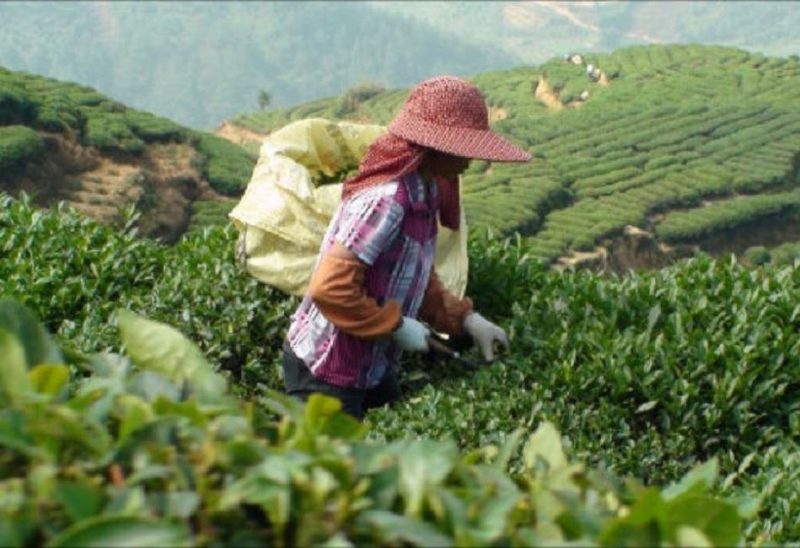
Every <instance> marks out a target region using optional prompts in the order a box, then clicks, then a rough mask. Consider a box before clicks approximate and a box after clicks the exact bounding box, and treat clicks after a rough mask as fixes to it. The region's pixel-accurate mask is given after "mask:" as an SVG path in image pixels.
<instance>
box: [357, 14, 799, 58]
mask: <svg viewBox="0 0 800 548" xmlns="http://www.w3.org/2000/svg"><path fill="white" fill-rule="evenodd" d="M371 4H372V5H373V6H374V7H375V8H376V9H380V10H383V11H385V12H388V13H393V14H398V15H403V16H406V17H411V18H414V19H418V20H420V21H425V22H427V23H429V24H430V25H431V26H433V27H435V28H437V29H439V30H440V31H442V32H447V33H450V34H451V35H452V36H454V37H457V38H461V39H467V38H468V39H470V40H471V41H472V42H473V43H477V44H484V45H487V46H488V45H493V46H499V47H501V48H502V49H504V50H505V51H507V52H508V53H511V54H514V55H515V56H517V57H518V58H519V59H520V60H522V61H524V62H526V63H541V62H544V61H546V60H547V59H549V58H550V57H552V56H554V55H563V54H565V53H567V52H568V51H570V50H580V51H593V52H599V51H610V50H613V49H617V48H620V47H623V46H627V45H635V44H643V45H644V44H674V43H690V42H696V43H701V44H715V45H727V46H735V47H740V48H744V49H747V50H750V51H758V52H761V53H764V54H768V55H790V54H798V53H800V37H799V36H798V33H797V30H796V29H797V27H798V25H800V3H798V2H763V1H761V2H691V1H675V2H662V1H657V0H656V1H636V2H587V1H565V0H558V1H544V0H533V1H525V2H419V1H412V2H380V1H378V2H371Z"/></svg>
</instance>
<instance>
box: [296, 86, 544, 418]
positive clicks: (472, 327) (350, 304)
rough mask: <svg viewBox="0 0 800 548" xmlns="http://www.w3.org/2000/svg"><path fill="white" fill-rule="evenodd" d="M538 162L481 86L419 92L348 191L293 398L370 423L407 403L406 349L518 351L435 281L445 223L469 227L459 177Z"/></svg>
mask: <svg viewBox="0 0 800 548" xmlns="http://www.w3.org/2000/svg"><path fill="white" fill-rule="evenodd" d="M530 157H531V156H530V154H529V153H528V152H526V151H525V150H523V149H521V148H519V147H517V146H515V145H513V144H511V143H510V142H508V141H507V140H506V139H504V138H503V137H501V136H499V135H498V134H496V133H494V132H493V131H491V129H490V128H489V116H488V109H487V107H486V103H485V101H484V98H483V96H482V95H481V93H480V91H479V90H478V88H477V87H475V86H474V85H473V84H471V83H469V82H466V81H464V80H461V79H459V78H455V77H449V76H444V77H437V78H432V79H429V80H426V81H424V82H422V83H421V84H419V85H418V86H417V87H415V88H414V89H413V90H412V91H411V93H410V95H409V97H408V98H407V100H406V102H405V103H404V105H403V107H402V109H401V110H400V112H399V113H398V115H397V116H396V117H395V119H394V120H393V121H392V122H391V123H390V124H389V126H388V131H387V133H386V134H385V135H383V136H381V137H379V138H378V139H377V140H375V141H374V142H373V143H372V144H371V145H370V147H369V149H368V150H367V153H366V155H365V156H364V158H363V159H362V161H361V164H360V165H359V171H358V174H357V175H356V176H355V177H353V178H351V179H349V180H347V181H345V182H344V184H343V187H342V201H341V204H340V205H339V207H338V209H337V211H336V213H335V214H334V216H333V218H332V220H331V222H330V225H329V226H328V230H327V233H326V235H325V238H324V240H323V242H322V245H321V248H320V253H319V257H318V259H317V261H316V264H315V266H314V269H313V274H312V277H311V281H310V283H309V285H308V290H307V292H306V294H305V295H304V297H303V300H302V302H301V303H300V306H299V308H298V309H297V311H296V312H295V314H294V315H293V316H292V322H291V325H290V327H289V330H288V333H287V337H286V341H285V344H284V360H283V369H284V382H285V385H286V390H287V392H288V393H290V394H293V395H295V396H297V397H300V398H303V399H305V398H307V397H308V396H310V395H311V394H312V393H315V392H319V393H323V394H326V395H329V396H333V397H336V398H338V399H339V400H341V402H342V404H343V409H344V410H345V411H346V412H348V413H350V414H351V415H353V416H355V417H357V418H359V419H360V418H362V417H363V416H364V413H365V412H366V411H367V410H368V409H369V408H371V407H375V406H379V405H383V404H385V403H388V402H391V401H394V400H396V399H398V398H399V397H400V390H399V387H398V383H397V376H396V368H397V366H398V362H399V359H400V356H401V354H402V353H403V352H428V351H430V350H431V349H433V350H437V351H439V352H442V353H445V354H447V355H449V356H451V357H452V358H454V359H456V360H459V361H460V363H463V364H464V365H467V364H468V363H469V364H471V362H470V361H469V360H465V359H464V358H462V357H461V356H460V354H458V353H457V352H456V351H455V350H453V349H451V348H449V347H448V346H447V345H446V344H444V342H443V341H442V340H439V339H438V338H437V336H436V333H437V332H439V333H445V334H447V335H452V336H469V337H471V338H472V340H473V341H474V342H475V343H476V346H477V347H478V348H479V349H480V350H481V352H482V354H483V357H484V359H486V360H487V361H490V360H492V359H493V358H494V349H493V344H494V343H500V344H501V345H503V346H505V347H508V338H507V336H506V333H505V332H504V331H503V330H502V329H501V328H500V327H498V326H496V325H495V324H493V323H492V322H490V321H489V320H487V319H485V318H484V317H483V316H481V315H480V314H479V313H478V312H476V311H475V310H474V307H473V303H472V300H471V299H469V298H459V297H457V296H456V295H454V294H453V293H451V292H449V291H448V290H447V289H446V288H445V286H444V285H443V284H442V282H441V280H440V278H439V276H438V275H437V271H436V268H434V249H435V247H436V239H437V226H438V223H437V219H438V221H439V222H441V224H442V225H443V226H445V227H448V228H450V229H452V230H458V229H459V221H460V218H461V205H460V192H459V180H458V177H459V175H460V174H461V173H463V172H464V170H466V168H467V167H468V165H469V161H470V159H472V158H476V159H483V160H490V161H500V162H525V161H528V160H530Z"/></svg>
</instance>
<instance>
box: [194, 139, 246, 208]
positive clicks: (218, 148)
mask: <svg viewBox="0 0 800 548" xmlns="http://www.w3.org/2000/svg"><path fill="white" fill-rule="evenodd" d="M193 138H194V142H195V146H196V147H197V150H198V151H199V152H200V154H202V155H203V156H204V158H205V160H204V161H203V163H202V165H201V166H200V169H201V171H202V173H203V175H204V176H205V177H206V178H207V179H208V182H209V183H211V186H212V187H213V188H214V190H216V191H217V192H219V193H221V194H227V195H237V194H240V193H241V192H242V191H243V190H244V187H245V186H246V185H247V182H248V181H249V180H250V175H251V173H252V171H253V167H254V166H255V163H256V158H255V157H254V156H253V155H252V154H251V153H249V152H248V151H247V150H245V149H244V148H242V147H240V146H239V145H235V144H233V143H231V142H230V141H228V140H226V139H223V138H221V137H217V136H216V135H211V134H210V133H201V132H195V133H194V134H193Z"/></svg>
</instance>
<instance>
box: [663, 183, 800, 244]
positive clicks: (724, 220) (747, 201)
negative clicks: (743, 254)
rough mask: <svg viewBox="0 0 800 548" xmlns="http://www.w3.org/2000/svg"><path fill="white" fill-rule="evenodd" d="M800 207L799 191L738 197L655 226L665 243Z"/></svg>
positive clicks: (673, 215)
mask: <svg viewBox="0 0 800 548" xmlns="http://www.w3.org/2000/svg"><path fill="white" fill-rule="evenodd" d="M799 208H800V190H793V191H791V192H782V193H777V194H762V195H757V196H739V197H736V198H732V199H730V200H724V201H721V202H716V203H713V204H711V205H708V206H707V207H703V208H699V209H692V210H689V211H675V212H672V213H670V214H669V215H667V216H666V217H665V218H664V220H663V221H661V223H659V224H658V225H657V226H656V233H657V234H658V235H659V236H660V237H662V238H664V239H665V240H668V241H680V240H687V239H695V238H699V237H702V236H704V235H706V234H708V233H712V232H718V231H721V230H725V229H730V228H732V227H736V226H739V225H742V224H745V223H752V222H757V221H759V220H760V219H763V218H765V217H770V216H775V215H778V214H780V213H783V212H792V213H796V212H797V211H798V209H799Z"/></svg>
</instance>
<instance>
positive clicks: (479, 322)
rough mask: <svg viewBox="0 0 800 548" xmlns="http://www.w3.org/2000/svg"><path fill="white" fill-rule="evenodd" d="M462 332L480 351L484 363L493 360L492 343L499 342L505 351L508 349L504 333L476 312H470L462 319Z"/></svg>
mask: <svg viewBox="0 0 800 548" xmlns="http://www.w3.org/2000/svg"><path fill="white" fill-rule="evenodd" d="M464 331H466V332H467V334H469V336H470V337H472V340H473V341H475V344H477V345H478V347H479V348H480V349H481V353H482V354H483V357H484V359H485V360H486V361H492V360H493V359H494V348H493V347H492V344H493V343H494V341H499V342H500V343H501V344H503V346H505V347H506V350H508V349H509V344H508V336H507V335H506V332H505V331H503V330H502V329H500V328H499V327H497V326H496V325H495V324H493V323H492V322H490V321H489V320H487V319H486V318H484V317H483V316H481V315H480V314H478V313H477V312H472V313H471V314H469V315H468V316H467V317H466V318H464Z"/></svg>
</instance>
